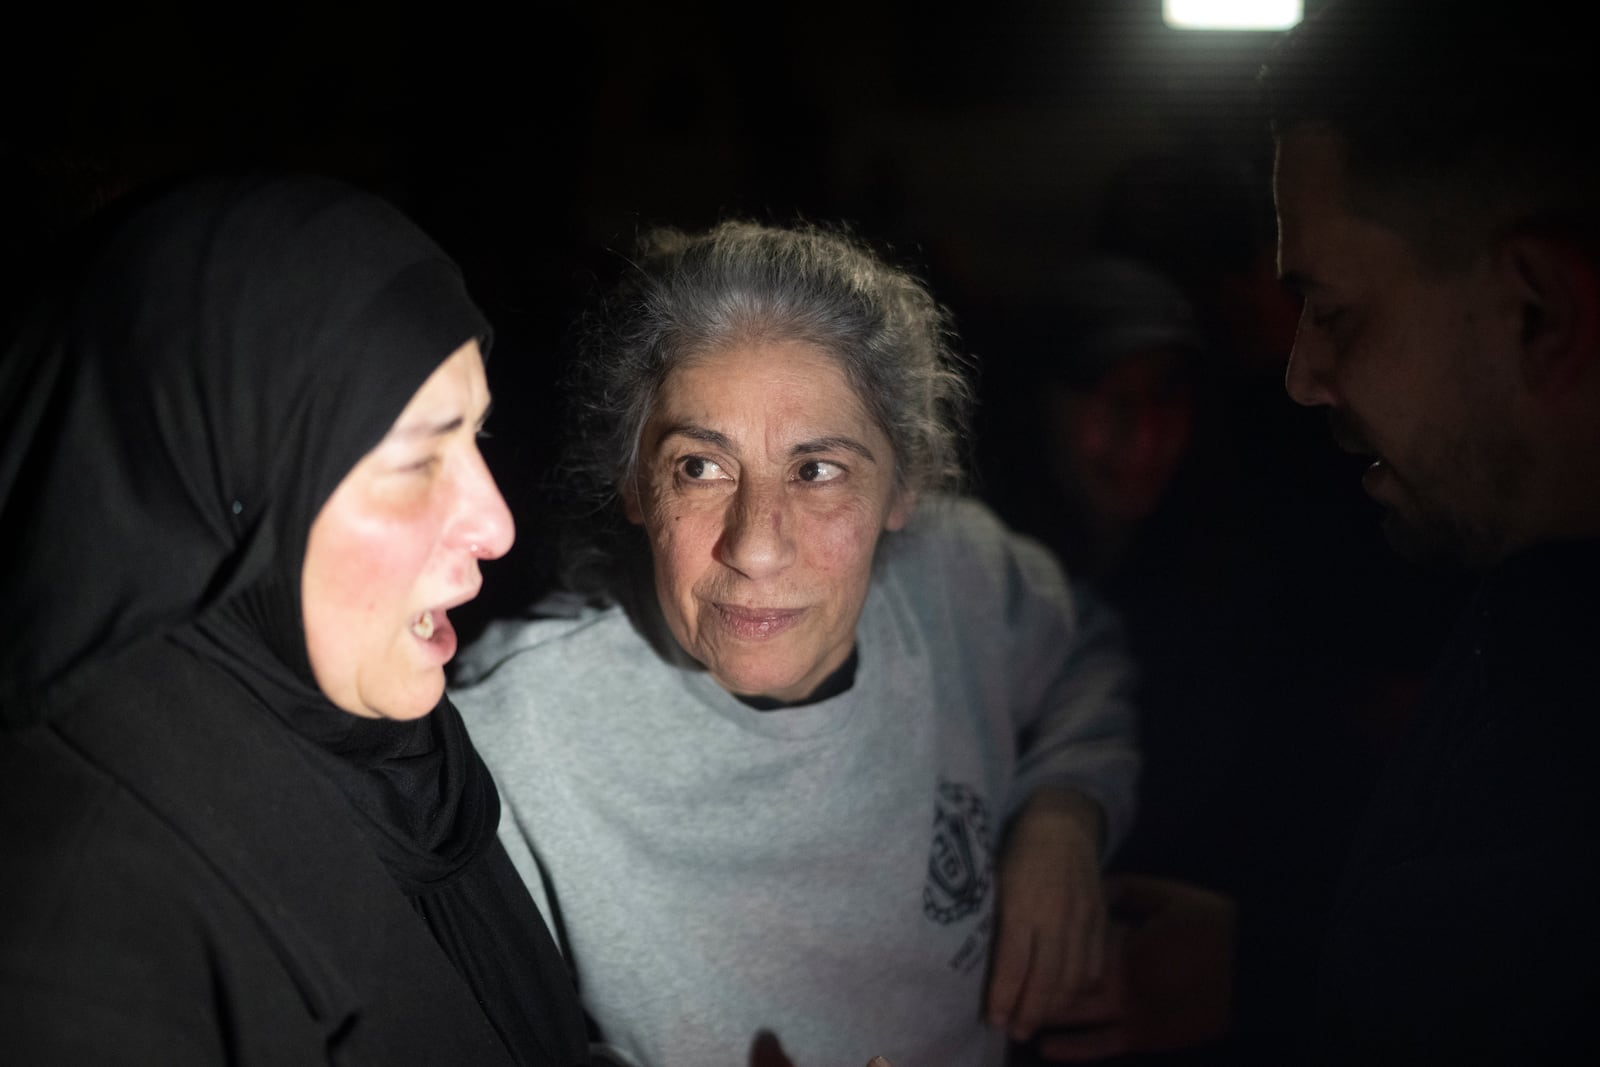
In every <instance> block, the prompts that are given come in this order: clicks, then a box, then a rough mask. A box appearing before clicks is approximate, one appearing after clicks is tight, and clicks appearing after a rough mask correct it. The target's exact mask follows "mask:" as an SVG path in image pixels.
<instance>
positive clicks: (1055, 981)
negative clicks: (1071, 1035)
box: [1011, 935, 1064, 1041]
mask: <svg viewBox="0 0 1600 1067" xmlns="http://www.w3.org/2000/svg"><path fill="white" fill-rule="evenodd" d="M1063 962H1064V953H1063V946H1062V942H1061V939H1060V938H1058V937H1040V936H1037V935H1035V936H1034V938H1033V958H1032V959H1031V960H1030V961H1029V964H1028V973H1027V976H1026V977H1025V978H1024V979H1023V983H1022V992H1021V994H1020V995H1019V996H1018V997H1017V1007H1016V1010H1015V1011H1014V1012H1013V1013H1012V1016H1011V1037H1012V1038H1013V1039H1014V1040H1017V1041H1026V1040H1027V1039H1028V1038H1030V1037H1032V1036H1033V1032H1034V1031H1035V1030H1037V1029H1038V1028H1039V1027H1040V1025H1042V1024H1043V1023H1044V1022H1045V1020H1046V1018H1047V1017H1048V1013H1049V1011H1050V1009H1051V1008H1052V1007H1053V1006H1054V1002H1055V1001H1056V1000H1057V999H1058V998H1059V994H1060V992H1061V981H1062V964H1063Z"/></svg>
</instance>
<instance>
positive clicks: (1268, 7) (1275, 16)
mask: <svg viewBox="0 0 1600 1067" xmlns="http://www.w3.org/2000/svg"><path fill="white" fill-rule="evenodd" d="M1304 7H1305V5H1304V3H1303V2H1302V0H1161V19H1162V21H1164V22H1165V23H1166V24H1167V25H1168V26H1171V27H1172V28H1173V29H1176V30H1287V29H1288V28H1289V27H1291V26H1293V25H1294V24H1295V23H1297V22H1299V21H1300V19H1301V17H1302V16H1303V15H1304V13H1305V12H1304Z"/></svg>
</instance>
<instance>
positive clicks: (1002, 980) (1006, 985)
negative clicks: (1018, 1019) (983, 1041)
mask: <svg viewBox="0 0 1600 1067" xmlns="http://www.w3.org/2000/svg"><path fill="white" fill-rule="evenodd" d="M1032 953H1033V931H1032V929H1031V928H1030V927H1028V926H1025V925H1023V924H1021V923H1017V922H1007V921H1006V920H1005V919H1004V918H1002V919H1001V920H1000V930H999V932H998V934H997V935H996V937H995V940H994V962H993V964H992V965H991V967H990V970H989V1011H988V1016H989V1023H990V1024H991V1025H993V1026H999V1027H1006V1026H1009V1025H1010V1023H1011V1021H1012V1017H1013V1015H1014V1014H1015V1013H1016V1010H1017V998H1018V997H1019V996H1020V995H1021V993H1022V983H1023V981H1024V980H1025V979H1026V978H1027V974H1028V967H1029V963H1030V957H1031V956H1032Z"/></svg>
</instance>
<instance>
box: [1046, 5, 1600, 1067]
mask: <svg viewBox="0 0 1600 1067" xmlns="http://www.w3.org/2000/svg"><path fill="white" fill-rule="evenodd" d="M1568 17H1569V9H1568V7H1567V6H1566V5H1563V4H1556V3H1550V2H1545V0H1521V2H1519V3H1516V4H1510V5H1506V4H1499V5H1495V6H1494V7H1493V8H1492V9H1491V8H1490V7H1489V5H1487V4H1482V3H1476V2H1465V3H1464V2H1461V0H1455V2H1446V3H1440V2H1435V0H1411V2H1407V3H1397V2H1395V0H1333V2H1332V3H1330V4H1328V5H1325V6H1324V8H1323V9H1322V11H1321V12H1319V13H1318V14H1317V15H1316V16H1315V17H1313V18H1311V19H1309V20H1308V21H1307V22H1305V23H1304V24H1302V26H1301V27H1299V28H1298V29H1296V30H1295V31H1293V32H1291V33H1290V34H1288V35H1287V36H1286V38H1285V40H1284V41H1283V42H1282V44H1281V45H1280V46H1279V48H1278V49H1277V51H1276V52H1275V53H1274V55H1273V57H1272V59H1271V61H1270V62H1269V64H1268V66H1267V68H1266V70H1265V71H1264V76H1263V81H1264V85H1265V87H1266V89H1267V91H1268V100H1269V104H1270V106H1271V112H1272V124H1273V127H1272V128H1273V135H1274V140H1275V144H1276V149H1277V159H1276V164H1277V166H1276V174H1275V193H1276V198H1277V205H1278V223H1279V267H1280V271H1281V274H1282V277H1283V279H1284V281H1285V282H1286V283H1287V284H1288V285H1290V286H1291V287H1292V288H1293V289H1294V290H1295V291H1296V292H1298V293H1299V294H1300V295H1301V296H1302V298H1303V299H1304V310H1303V313H1302V316H1301V320H1300V326H1299V330H1298V333H1297V334H1296V338H1295V345H1294V351H1293V354H1292V356H1291V358H1290V363H1289V369H1288V375H1287V387H1288V391H1289V394H1290V396H1291V397H1292V398H1293V399H1294V400H1295V401H1297V402H1299V403H1301V404H1305V405H1313V406H1318V407H1324V408H1326V409H1327V411H1328V414H1329V422H1330V425H1331V429H1332V432H1333V436H1334V439H1335V441H1336V442H1337V443H1338V444H1339V445H1340V446H1341V447H1342V448H1344V449H1345V450H1346V451H1349V452H1351V453H1353V454H1355V455H1358V456H1362V457H1365V459H1366V460H1367V461H1368V462H1367V466H1366V469H1365V472H1364V473H1363V474H1362V476H1361V477H1362V484H1363V487H1364V488H1365V489H1366V491H1367V493H1368V495H1369V496H1370V497H1371V498H1372V499H1373V500H1374V501H1375V502H1376V504H1377V505H1378V506H1379V508H1380V509H1381V511H1382V522H1383V527H1384V532H1385V534H1386V535H1387V537H1388V539H1389V541H1390V543H1391V545H1392V546H1393V547H1394V548H1395V549H1396V550H1397V551H1399V552H1401V553H1402V554H1404V555H1406V556H1408V557H1411V558H1413V559H1417V560H1420V561H1423V562H1426V563H1429V564H1435V563H1437V564H1444V565H1449V566H1455V567H1465V568H1468V569H1470V570H1473V571H1476V572H1480V574H1481V584H1480V586H1479V589H1478V592H1477V594H1476V596H1475V598H1474V599H1473V601H1472V605H1471V609H1470V611H1469V612H1468V613H1467V616H1466V617H1465V618H1464V619H1463V620H1462V622H1461V625H1460V627H1459V630H1458V632H1457V634H1456V636H1455V638H1454V639H1453V641H1452V643H1451V644H1450V645H1449V647H1448V649H1447V651H1446V653H1445V655H1444V658H1443V661H1442V662H1441V663H1440V664H1439V666H1438V670H1437V672H1436V674H1435V676H1434V678H1433V680H1432V683H1431V685H1430V688H1429V689H1428V691H1427V694H1426V696H1425V698H1424V701H1423V705H1422V707H1421V708H1420V710H1419V711H1418V713H1417V714H1416V717H1415V718H1414V719H1413V721H1412V723H1411V729H1410V732H1409V735H1408V736H1407V737H1406V738H1405V740H1404V741H1403V742H1402V743H1401V744H1400V746H1399V748H1398V749H1397V751H1396V752H1395V755H1394V757H1393V760H1392V762H1391V764H1390V766H1389V767H1388V769H1387V771H1386V775H1385V777H1384V780H1383V781H1382V782H1381V783H1380V785H1379V787H1378V789H1377V790H1376V792H1375V794H1374V797H1373V800H1372V804H1371V808H1370V811H1369V812H1368V814H1367V817H1366V820H1365V823H1364V826H1363V828H1362V831H1361V833H1360V835H1359V837H1358V839H1357V842H1356V845H1355V847H1354V849H1353V851H1352V853H1351V855H1350V859H1349V862H1348V865H1347V868H1346V873H1345V876H1344V879H1343V884H1342V888H1341V890H1340V893H1339V898H1338V903H1337V904H1336V905H1335V907H1334V910H1333V913H1332V914H1331V916H1329V917H1328V921H1327V923H1326V924H1325V933H1324V935H1323V937H1322V939H1321V943H1320V945H1307V946H1305V951H1307V952H1315V953H1317V954H1318V960H1319V963H1318V968H1317V975H1318V978H1317V988H1316V993H1315V1001H1314V1003H1313V1004H1310V1005H1307V1011H1306V1015H1305V1017H1304V1018H1303V1019H1298V1020H1296V1021H1295V1026H1294V1032H1295V1044H1296V1045H1297V1046H1298V1047H1285V1048H1284V1049H1283V1056H1284V1059H1283V1062H1297V1063H1299V1062H1307V1061H1315V1062H1328V1063H1341V1064H1344V1063H1352V1064H1387V1063H1405V1064H1433V1063H1518V1064H1524V1063H1547V1062H1557V1061H1559V1062H1593V1061H1594V1059H1595V1056H1596V1053H1597V1051H1600V1030H1597V1029H1596V1028H1595V1027H1594V1026H1593V1024H1592V1021H1591V1020H1590V1018H1589V1015H1590V1014H1591V1011H1590V1005H1592V1003H1593V1002H1594V996H1595V994H1596V992H1597V991H1600V982H1597V980H1596V977H1595V974H1596V969H1595V966H1594V960H1595V959H1596V958H1597V956H1600V904H1597V902H1600V817H1597V811H1600V757H1597V755H1596V753H1597V750H1600V746H1597V742H1600V686H1597V685H1596V678H1595V669H1596V668H1595V664H1596V662H1597V658H1596V651H1597V650H1600V608H1597V604H1600V163H1597V143H1600V140H1597V139H1596V138H1595V137H1594V136H1593V131H1592V128H1591V127H1592V120H1591V118H1590V115H1589V114H1588V111H1589V109H1591V108H1592V106H1593V103H1594V100H1595V86H1594V74H1593V71H1594V66H1593V63H1592V56H1591V53H1590V50H1589V48H1588V45H1587V44H1586V43H1585V41H1584V40H1583V38H1582V35H1579V34H1576V33H1575V32H1574V31H1573V27H1571V26H1569V25H1568V24H1567V20H1568ZM1353 624H1356V625H1359V622H1358V621H1353ZM1293 713H1294V710H1293V709H1292V708H1285V709H1284V714H1286V715H1292V714H1293ZM1140 888H1141V890H1149V889H1150V888H1151V887H1149V886H1141V887H1140ZM1156 888H1157V889H1162V888H1164V889H1165V891H1166V892H1165V894H1164V895H1163V894H1162V893H1156V894H1153V895H1151V896H1150V897H1149V899H1146V900H1145V901H1144V905H1145V906H1146V907H1148V908H1149V909H1150V910H1149V911H1148V912H1147V914H1148V916H1149V920H1150V921H1149V922H1148V923H1147V924H1146V925H1144V926H1142V927H1134V928H1132V929H1131V930H1130V933H1129V935H1128V946H1129V948H1128V952H1127V953H1126V954H1125V955H1124V957H1123V961H1124V964H1125V967H1124V969H1123V970H1122V971H1121V972H1119V974H1118V975H1117V986H1118V987H1117V989H1116V990H1114V991H1113V994H1112V995H1110V996H1109V997H1108V1003H1109V1004H1110V1006H1109V1007H1106V1005H1104V1004H1103V1005H1102V1006H1101V1008H1102V1011H1103V1014H1102V1015H1100V1016H1099V1017H1098V1018H1095V1017H1086V1016H1084V1015H1083V1014H1082V1013H1080V1015H1079V1016H1078V1018H1079V1019H1080V1020H1085V1019H1086V1020H1087V1021H1089V1022H1092V1023H1096V1024H1100V1025H1099V1027H1098V1028H1097V1029H1093V1030H1091V1032H1092V1033H1096V1034H1097V1035H1098V1037H1099V1039H1100V1043H1099V1045H1098V1047H1096V1048H1094V1049H1092V1050H1090V1049H1089V1048H1088V1046H1087V1045H1085V1044H1084V1043H1083V1042H1082V1041H1079V1042H1078V1044H1076V1045H1075V1046H1074V1045H1070V1044H1069V1043H1067V1042H1063V1043H1062V1044H1061V1045H1060V1046H1059V1047H1058V1048H1057V1050H1056V1051H1057V1053H1058V1054H1059V1055H1061V1056H1063V1057H1067V1058H1084V1057H1086V1056H1088V1055H1090V1054H1091V1052H1092V1053H1093V1054H1102V1053H1104V1052H1106V1051H1117V1050H1126V1049H1141V1048H1142V1049H1152V1048H1160V1047H1167V1048H1172V1047H1177V1046H1181V1045H1183V1044H1185V1043H1186V1042H1187V1041H1190V1040H1192V1039H1196V1038H1201V1037H1206V1036H1214V1035H1215V1034H1216V1033H1217V1032H1218V1031H1219V1030H1221V1029H1224V1028H1226V1027H1227V1026H1228V1025H1230V1023H1231V1025H1232V1026H1233V1027H1234V1029H1235V1030H1236V1031H1240V1030H1245V1029H1248V1028H1249V1027H1251V1026H1254V1025H1256V1024H1257V1023H1258V1020H1254V1019H1252V1018H1251V1017H1250V1014H1249V1010H1248V1008H1249V1005H1248V998H1247V997H1245V996H1244V995H1243V994H1242V993H1241V994H1239V997H1238V999H1237V1000H1236V1001H1235V1002H1234V1003H1233V1004H1231V1005H1230V1004H1229V1001H1228V998H1227V997H1220V998H1219V997H1217V996H1216V995H1215V987H1216V984H1217V983H1218V982H1222V983H1223V984H1224V985H1226V982H1225V981H1223V976H1221V975H1218V974H1215V973H1213V974H1210V975H1207V974H1205V973H1204V972H1203V971H1201V970H1196V969H1195V964H1196V960H1197V958H1198V957H1197V956H1196V955H1194V954H1193V953H1189V954H1187V955H1185V956H1183V957H1181V958H1182V962H1183V963H1184V964H1185V966H1186V968H1188V970H1187V972H1185V973H1189V974H1191V975H1192V976H1193V977H1194V979H1195V984H1194V985H1193V986H1191V987H1190V989H1189V991H1188V992H1189V993H1190V994H1193V995H1196V996H1197V995H1198V990H1200V989H1202V988H1204V989H1206V992H1207V994H1208V996H1207V998H1206V999H1202V1000H1196V999H1194V996H1191V997H1190V998H1188V999H1186V998H1185V996H1184V991H1183V990H1180V989H1177V988H1176V986H1175V983H1176V981H1177V980H1176V978H1175V977H1171V976H1173V975H1177V974H1179V973H1180V972H1179V971H1176V970H1170V969H1169V970H1168V971H1167V972H1166V974H1165V976H1163V974H1162V972H1161V967H1162V965H1163V964H1162V961H1167V962H1170V961H1172V960H1173V959H1174V958H1176V957H1174V956H1173V955H1172V954H1171V953H1170V952H1169V951H1167V950H1166V949H1165V948H1164V947H1163V948H1162V950H1160V951H1158V950H1157V947H1153V946H1157V942H1156V941H1155V938H1156V937H1157V936H1158V935H1159V936H1161V937H1163V938H1165V937H1166V936H1167V935H1168V934H1171V936H1173V937H1174V938H1176V937H1190V938H1192V937H1195V936H1197V931H1201V930H1206V929H1210V930H1212V931H1213V932H1214V931H1215V930H1217V929H1222V930H1224V931H1227V932H1228V933H1230V934H1231V932H1232V928H1231V924H1232V923H1233V922H1234V920H1235V918H1237V921H1238V922H1239V923H1240V924H1241V926H1248V923H1249V916H1248V915H1247V914H1246V913H1245V911H1244V910H1243V909H1242V908H1241V909H1240V911H1239V913H1238V914H1237V916H1235V915H1234V913H1233V911H1232V910H1231V904H1230V902H1227V901H1224V900H1221V899H1220V898H1216V897H1215V896H1214V895H1208V894H1205V893H1203V892H1197V891H1196V890H1195V889H1194V887H1183V886H1176V885H1172V886H1166V887H1156ZM1206 920H1218V921H1219V922H1220V924H1221V925H1220V926H1218V925H1217V924H1215V923H1213V924H1212V925H1210V926H1209V927H1208V925H1207V922H1206ZM1198 943H1201V944H1205V943H1207V942H1204V941H1201V942H1198ZM1170 944H1171V942H1163V945H1170ZM1209 944H1211V945H1212V946H1214V947H1216V948H1217V951H1216V952H1215V958H1216V959H1217V960H1218V961H1223V962H1227V961H1229V960H1230V956H1231V955H1235V954H1236V955H1237V956H1238V957H1239V958H1238V959H1237V961H1236V962H1237V964H1238V966H1239V967H1240V968H1241V971H1240V973H1243V971H1242V968H1244V967H1245V966H1247V964H1248V960H1247V959H1246V958H1245V954H1246V952H1247V951H1248V945H1249V942H1248V939H1242V938H1241V939H1234V940H1226V939H1223V940H1218V939H1215V938H1214V939H1213V940H1212V941H1210V942H1209ZM1161 981H1166V983H1167V984H1166V986H1165V987H1164V988H1163V987H1162V986H1161V985H1160V982H1161ZM1208 982H1209V983H1210V985H1209V986H1208V985H1207V983H1208ZM1158 991H1159V992H1162V993H1163V994H1164V995H1165V996H1166V997H1168V998H1170V999H1169V1000H1168V1001H1166V1003H1170V1004H1177V1005H1183V1004H1185V1003H1187V1004H1190V1005H1193V1004H1194V1003H1203V1004H1208V1005H1211V1006H1212V1007H1213V1008H1214V1009H1215V1010H1214V1011H1212V1013H1211V1014H1210V1015H1209V1016H1208V1017H1203V1018H1199V1019H1196V1018H1194V1017H1187V1018H1180V1017H1179V1016H1177V1015H1175V1014H1173V1013H1170V1012H1167V1013H1163V1012H1160V1011H1157V1010H1155V1009H1154V1008H1152V1005H1153V1004H1155V1003H1156V1001H1155V1000H1154V999H1153V998H1154V997H1155V995H1156V993H1157V992H1158ZM1230 1011H1231V1013H1232V1017H1231V1019H1230V1018H1229V1017H1228V1013H1229V1012H1230ZM1079 1036H1080V1037H1081V1036H1082V1035H1079Z"/></svg>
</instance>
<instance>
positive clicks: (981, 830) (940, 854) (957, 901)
mask: <svg viewBox="0 0 1600 1067" xmlns="http://www.w3.org/2000/svg"><path fill="white" fill-rule="evenodd" d="M993 850H994V844H993V840H992V839H991V837H990V835H989V806H988V805H987V804H985V803H984V800H983V798H982V797H981V796H979V795H978V794H977V793H975V792H973V791H972V790H971V789H969V788H967V787H966V786H964V785H960V784H958V783H955V782H945V781H941V782H940V783H939V792H938V794H937V796H936V798H935V801H934V809H933V851H932V852H931V853H929V855H928V881H927V884H926V885H924V886H923V887H922V911H923V914H925V915H927V917H928V918H930V919H932V920H934V921H935V922H939V923H945V924H949V923H953V922H956V921H957V920H959V919H961V918H963V917H965V916H967V915H970V914H972V913H973V912H974V911H977V910H978V908H979V907H980V906H981V905H982V904H983V901H984V898H985V897H987V896H988V895H989V882H990V874H991V872H992V871H993V869H994V856H993Z"/></svg>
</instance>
